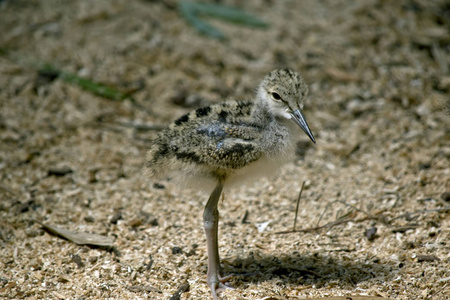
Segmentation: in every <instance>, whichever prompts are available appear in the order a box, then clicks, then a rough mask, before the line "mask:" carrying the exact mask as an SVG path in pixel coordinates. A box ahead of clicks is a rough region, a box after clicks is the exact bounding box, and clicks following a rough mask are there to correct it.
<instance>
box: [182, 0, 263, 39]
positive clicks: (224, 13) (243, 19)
mask: <svg viewBox="0 0 450 300" xmlns="http://www.w3.org/2000/svg"><path fill="white" fill-rule="evenodd" d="M178 8H179V10H180V13H181V15H182V16H183V17H184V18H185V19H186V21H187V22H188V23H189V24H191V26H193V27H194V28H195V29H196V30H197V31H198V32H200V33H201V34H204V35H206V36H209V37H212V38H216V39H219V40H223V39H225V35H224V34H223V32H221V31H220V30H218V29H216V28H215V27H213V26H212V25H210V24H208V23H207V22H205V21H203V20H201V19H200V18H199V16H207V17H212V18H217V19H221V20H225V21H228V22H233V23H236V24H240V25H246V26H251V27H258V28H266V27H268V26H269V24H268V23H266V22H264V21H262V20H261V19H259V18H257V17H255V16H253V15H251V14H249V13H246V12H244V11H242V10H240V9H239V8H235V7H230V6H225V5H220V4H212V3H194V2H190V1H180V2H178Z"/></svg>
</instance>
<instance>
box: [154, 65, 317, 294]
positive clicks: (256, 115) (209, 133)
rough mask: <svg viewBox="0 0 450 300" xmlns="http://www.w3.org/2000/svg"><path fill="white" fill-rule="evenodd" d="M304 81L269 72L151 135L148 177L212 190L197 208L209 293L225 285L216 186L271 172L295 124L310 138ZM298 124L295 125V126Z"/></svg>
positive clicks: (289, 153)
mask: <svg viewBox="0 0 450 300" xmlns="http://www.w3.org/2000/svg"><path fill="white" fill-rule="evenodd" d="M307 94H308V87H307V85H306V83H305V82H304V80H303V78H302V77H301V76H300V75H299V74H298V73H296V72H294V71H292V70H289V69H281V70H275V71H272V72H270V73H269V74H268V75H267V76H266V77H265V78H264V79H263V80H262V82H261V84H260V85H259V87H258V90H257V93H256V97H255V99H254V100H253V101H228V102H223V103H219V104H214V105H211V106H207V107H202V108H198V109H196V110H195V111H192V112H190V113H188V114H186V115H183V116H182V117H180V118H178V119H177V120H175V122H174V123H172V124H171V125H170V126H169V128H167V129H166V130H164V131H162V132H161V133H160V134H159V135H158V137H157V138H156V139H155V140H154V142H153V144H152V146H151V148H150V150H149V151H148V153H147V160H146V169H147V172H148V174H149V175H150V176H151V177H153V178H167V177H171V178H172V179H173V180H174V181H175V182H177V183H179V184H181V185H185V186H190V187H196V186H201V187H203V188H204V189H206V190H209V191H211V190H213V191H212V193H211V195H210V197H209V200H208V202H207V204H206V206H205V210H204V213H203V221H204V228H205V233H206V240H207V249H208V272H207V282H208V285H209V286H210V288H211V292H212V295H213V298H214V299H217V291H219V290H221V289H224V288H230V287H229V286H228V285H226V284H225V282H226V281H227V280H228V279H229V276H222V275H223V274H222V270H221V266H220V258H219V249H218V237H217V235H218V220H219V212H218V210H217V204H218V201H219V199H220V195H221V193H222V190H223V188H224V186H225V187H229V186H231V185H234V184H241V183H243V182H245V181H249V180H253V179H254V178H255V177H258V176H264V175H270V174H273V173H274V171H275V170H276V169H279V167H280V166H281V165H282V164H283V163H285V162H286V161H288V160H289V159H291V158H292V157H293V155H294V153H295V149H294V145H295V141H296V140H297V139H298V134H297V131H298V130H297V128H298V127H300V128H301V129H302V130H303V131H304V132H305V133H306V134H307V135H308V137H309V138H310V139H311V140H312V141H313V142H314V143H315V139H314V136H313V134H312V132H311V130H310V128H309V126H308V124H307V122H306V119H305V117H304V116H303V113H302V109H303V102H304V100H305V98H306V96H307ZM297 126H298V127H297Z"/></svg>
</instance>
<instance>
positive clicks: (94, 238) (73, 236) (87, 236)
mask: <svg viewBox="0 0 450 300" xmlns="http://www.w3.org/2000/svg"><path fill="white" fill-rule="evenodd" d="M34 221H35V222H37V223H39V224H41V225H42V227H44V228H45V229H46V230H47V231H49V232H50V233H53V234H55V235H59V236H60V237H63V238H65V239H66V240H69V241H71V242H73V243H75V244H77V245H91V246H97V247H112V246H113V244H114V239H113V238H111V237H108V236H104V235H99V234H92V233H86V232H74V231H71V230H67V229H62V228H58V227H55V226H52V225H48V224H44V223H42V222H40V221H37V220H34Z"/></svg>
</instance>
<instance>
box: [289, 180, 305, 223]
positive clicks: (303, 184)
mask: <svg viewBox="0 0 450 300" xmlns="http://www.w3.org/2000/svg"><path fill="white" fill-rule="evenodd" d="M304 187H305V181H303V183H302V187H301V189H300V193H299V194H298V198H297V206H296V207H295V217H294V229H292V230H293V231H294V232H295V227H296V225H297V215H298V206H299V204H300V199H301V198H302V192H303V188H304Z"/></svg>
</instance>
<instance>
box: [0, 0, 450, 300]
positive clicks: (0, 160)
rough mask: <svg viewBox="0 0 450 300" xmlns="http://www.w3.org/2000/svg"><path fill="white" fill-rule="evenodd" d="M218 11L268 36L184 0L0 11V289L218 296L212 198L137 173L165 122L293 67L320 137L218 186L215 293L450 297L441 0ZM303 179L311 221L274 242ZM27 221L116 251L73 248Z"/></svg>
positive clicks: (254, 4) (449, 174)
mask: <svg viewBox="0 0 450 300" xmlns="http://www.w3.org/2000/svg"><path fill="white" fill-rule="evenodd" d="M219 2H221V3H222V4H227V5H233V6H239V7H240V8H242V9H243V10H245V11H248V12H251V13H253V14H255V15H257V16H259V17H260V18H262V19H263V20H265V21H267V22H268V23H270V27H269V28H267V29H256V28H250V27H242V26H239V25H235V24H230V23H227V22H223V21H218V20H209V19H208V21H211V23H212V24H214V26H217V27H218V28H220V30H222V31H223V32H224V33H225V34H226V36H227V37H228V39H227V40H225V41H218V40H214V39H211V38H208V37H205V36H202V35H199V34H198V33H197V32H196V31H195V30H194V29H193V28H192V27H190V26H188V25H187V23H186V22H185V20H184V19H183V18H181V16H180V14H179V12H178V10H177V2H174V1H124V0H117V1H85V0H82V1H54V0H46V1H1V2H0V13H1V15H2V17H1V18H0V24H1V27H2V28H3V30H2V34H1V35H0V74H1V75H0V108H1V110H0V197H1V202H0V217H1V220H0V266H1V268H0V297H4V298H11V299H12V298H31V299H41V298H49V299H52V298H61V299H65V298H76V299H91V298H114V299H120V298H125V299H127V298H133V299H140V298H150V299H168V298H170V297H171V296H172V295H174V294H175V293H176V292H177V291H178V293H179V294H180V295H181V299H206V298H207V297H209V289H208V287H207V285H206V278H205V276H206V245H205V237H204V233H203V228H202V221H201V215H202V210H203V206H204V204H205V202H206V200H207V196H208V195H207V194H203V193H200V192H196V191H193V190H179V189H177V187H176V186H174V185H173V184H172V183H171V182H170V181H160V182H154V181H152V180H150V179H148V178H146V177H145V176H144V175H143V172H142V165H143V163H144V157H145V152H146V150H147V149H148V148H149V145H150V142H151V139H152V138H153V137H154V136H155V134H156V132H157V131H156V130H152V128H153V126H156V125H158V126H159V125H166V124H168V123H169V122H170V121H172V120H174V119H175V118H176V117H178V116H180V115H182V114H183V113H186V112H188V111H189V110H191V109H193V108H194V107H197V106H199V105H205V104H208V103H215V102H218V101H222V100H225V99H229V98H242V99H244V98H251V97H252V96H253V92H254V90H255V87H256V85H257V84H258V82H259V81H260V80H261V79H262V78H263V76H264V75H265V74H267V72H269V71H270V70H272V69H274V68H278V67H289V68H292V69H295V70H297V71H299V72H301V73H302V75H303V77H304V78H305V79H306V80H307V82H308V83H309V84H310V96H309V99H308V101H307V104H306V109H305V115H306V117H307V119H308V123H309V125H310V127H311V129H312V131H313V132H314V134H315V136H316V139H317V145H312V144H311V143H310V142H309V141H308V140H307V137H306V136H305V137H304V141H303V142H302V143H300V144H299V147H298V151H297V154H298V156H297V159H296V161H293V162H292V163H290V164H288V165H286V166H285V167H284V168H283V171H282V172H281V173H280V174H278V175H277V176H275V177H274V178H270V179H261V180H259V181H257V182H255V184H254V185H248V186H245V187H242V188H237V189H234V190H230V191H225V199H224V201H223V202H221V203H220V206H219V210H220V212H221V222H220V233H219V234H220V250H221V255H222V259H223V263H224V269H225V271H226V272H229V273H235V274H237V276H236V277H235V278H234V279H233V280H232V281H231V283H232V284H233V285H234V286H235V287H236V288H237V289H235V290H227V291H225V292H224V293H222V294H221V296H222V298H223V299H242V298H245V299H299V298H306V297H313V296H346V295H372V296H383V297H389V298H396V299H448V298H449V297H450V293H449V290H450V271H449V270H450V256H449V253H450V251H449V250H450V244H449V241H450V229H449V228H450V217H449V206H450V201H449V198H450V196H449V192H450V182H449V178H450V168H449V159H450V139H449V136H450V102H449V93H450V74H449V67H450V65H449V61H450V56H449V53H450V46H449V42H450V33H449V26H450V23H449V20H450V7H449V6H448V3H446V1H364V2H362V1H361V2H355V1H262V0H261V1H248V2H246V3H245V4H242V3H241V2H240V1H219ZM45 64H51V65H52V66H54V67H55V68H57V69H58V70H61V71H64V72H69V73H71V74H76V75H77V76H80V77H81V78H88V79H90V80H92V81H93V82H97V83H102V84H104V85H107V86H110V87H114V88H115V89H117V90H119V91H120V92H122V93H125V94H129V95H131V97H132V99H133V100H130V99H128V100H124V101H114V100H109V99H106V98H104V97H99V96H96V95H94V94H93V93H92V92H90V91H89V90H84V89H82V88H80V86H78V85H76V84H73V83H70V82H67V81H64V80H62V78H61V77H58V76H57V75H55V76H49V74H48V73H45V72H44V73H43V72H42V68H43V66H44V65H45ZM39 70H41V72H39ZM158 126H156V127H158ZM304 180H306V185H305V190H304V191H303V195H302V200H301V203H300V210H299V216H298V223H297V229H299V230H303V231H301V232H295V233H284V234H277V232H280V231H288V230H291V229H292V226H293V221H294V211H295V206H296V199H297V195H298V192H299V190H300V186H301V184H302V182H303V181H304ZM244 215H246V218H245V222H243V221H242V220H243V217H244ZM34 219H37V220H40V221H43V222H45V223H48V224H51V225H53V226H57V227H60V228H64V229H68V230H73V231H80V232H90V233H95V234H102V235H107V236H109V237H113V238H114V239H115V247H114V248H113V249H103V248H95V247H88V246H80V245H76V244H73V243H71V242H69V241H67V240H64V239H61V238H60V237H57V236H54V235H51V234H49V233H47V232H45V231H44V230H43V229H42V227H41V226H40V225H39V224H37V223H35V222H33V220H34ZM325 224H328V225H329V226H323V225H325ZM375 228H376V229H375ZM304 229H310V230H304ZM186 284H188V285H186ZM271 297H272V298H271Z"/></svg>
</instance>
